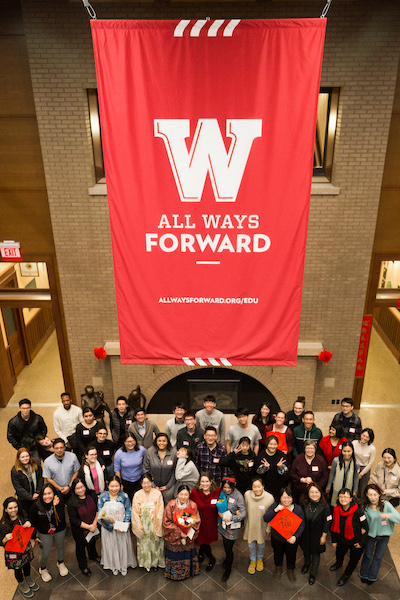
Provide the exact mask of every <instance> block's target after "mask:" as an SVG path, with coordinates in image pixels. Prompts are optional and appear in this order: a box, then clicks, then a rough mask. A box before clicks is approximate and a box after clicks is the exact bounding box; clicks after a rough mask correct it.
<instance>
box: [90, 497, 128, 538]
mask: <svg viewBox="0 0 400 600" xmlns="http://www.w3.org/2000/svg"><path fill="white" fill-rule="evenodd" d="M106 502H110V492H103V493H102V494H100V496H99V499H98V501H97V510H98V511H99V512H100V511H101V509H102V508H103V506H104V505H105V503H106ZM116 502H122V504H123V505H124V508H125V517H124V521H130V520H131V515H132V504H131V502H130V500H129V498H128V494H125V492H118V494H117V499H116ZM99 521H100V523H101V525H102V527H104V528H105V529H107V530H108V531H112V530H113V524H112V523H107V522H106V521H102V519H99Z"/></svg>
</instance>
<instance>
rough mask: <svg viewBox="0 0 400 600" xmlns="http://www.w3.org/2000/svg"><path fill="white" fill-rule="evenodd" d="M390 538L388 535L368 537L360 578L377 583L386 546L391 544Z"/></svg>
mask: <svg viewBox="0 0 400 600" xmlns="http://www.w3.org/2000/svg"><path fill="white" fill-rule="evenodd" d="M389 537H390V536H388V535H377V536H376V537H375V538H373V537H369V536H368V539H367V545H366V546H365V552H364V556H363V559H362V561H361V567H360V577H362V578H363V579H368V581H376V580H377V579H378V573H379V569H380V567H381V562H382V558H383V555H384V554H385V550H386V546H387V545H388V543H389ZM374 549H375V553H374Z"/></svg>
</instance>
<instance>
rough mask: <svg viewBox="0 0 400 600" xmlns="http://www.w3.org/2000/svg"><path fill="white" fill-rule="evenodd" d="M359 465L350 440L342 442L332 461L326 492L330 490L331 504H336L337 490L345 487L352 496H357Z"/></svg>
mask: <svg viewBox="0 0 400 600" xmlns="http://www.w3.org/2000/svg"><path fill="white" fill-rule="evenodd" d="M359 472H360V466H359V465H358V464H357V463H356V459H355V456H354V448H353V444H352V443H351V442H343V444H342V449H341V451H340V454H339V456H336V457H335V458H334V459H333V461H332V467H331V470H330V472H329V479H328V483H327V486H326V490H325V491H326V493H327V494H329V492H330V491H331V490H332V496H331V506H336V500H337V497H338V493H339V490H341V489H342V488H347V489H349V490H350V491H351V494H352V496H353V498H355V497H356V496H357V490H358V485H359V482H360V479H359V476H358V475H359Z"/></svg>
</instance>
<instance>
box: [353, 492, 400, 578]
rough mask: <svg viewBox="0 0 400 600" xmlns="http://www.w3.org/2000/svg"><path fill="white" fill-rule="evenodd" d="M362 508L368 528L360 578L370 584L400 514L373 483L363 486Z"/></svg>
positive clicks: (376, 573) (399, 518)
mask: <svg viewBox="0 0 400 600" xmlns="http://www.w3.org/2000/svg"><path fill="white" fill-rule="evenodd" d="M363 508H364V512H365V515H366V517H367V521H368V525H369V530H368V538H367V545H366V546H365V552H364V556H363V559H362V561H361V567H360V578H361V581H362V582H363V583H367V584H368V585H371V584H372V583H374V581H376V580H377V579H378V573H379V569H380V566H381V562H382V558H383V555H384V553H385V550H386V547H387V545H388V543H389V538H390V536H391V535H392V534H393V533H394V524H395V523H400V514H399V513H398V512H397V510H396V509H395V508H394V507H393V506H392V505H391V504H390V502H388V501H387V500H383V499H382V492H381V490H380V489H379V487H378V486H377V485H376V484H375V483H370V484H369V485H367V487H366V488H365V491H364V498H363Z"/></svg>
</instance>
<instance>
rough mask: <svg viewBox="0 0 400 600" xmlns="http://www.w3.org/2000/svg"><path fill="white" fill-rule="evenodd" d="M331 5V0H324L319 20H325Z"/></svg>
mask: <svg viewBox="0 0 400 600" xmlns="http://www.w3.org/2000/svg"><path fill="white" fill-rule="evenodd" d="M331 3H332V0H326V4H325V6H324V8H323V9H322V13H321V19H325V17H326V15H327V14H328V11H329V9H330V7H331Z"/></svg>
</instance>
